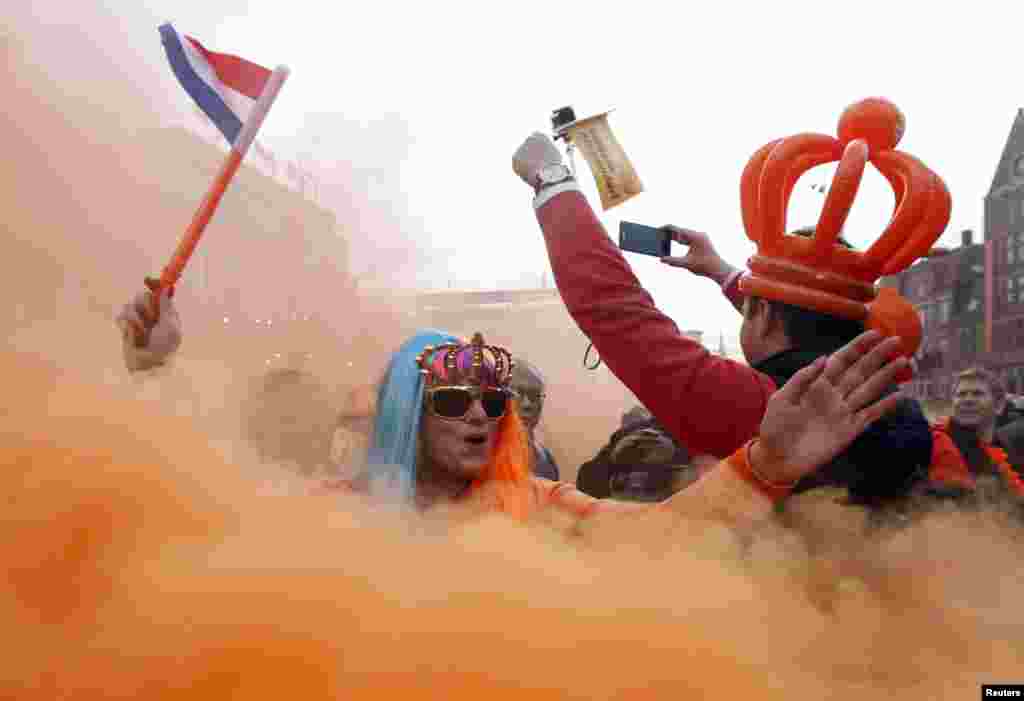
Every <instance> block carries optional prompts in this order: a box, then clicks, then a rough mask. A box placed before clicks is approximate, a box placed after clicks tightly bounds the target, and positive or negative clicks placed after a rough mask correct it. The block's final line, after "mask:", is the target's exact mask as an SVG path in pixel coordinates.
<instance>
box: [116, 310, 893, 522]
mask: <svg viewBox="0 0 1024 701" xmlns="http://www.w3.org/2000/svg"><path fill="white" fill-rule="evenodd" d="M149 294H150V293H149V292H148V291H147V292H144V293H142V294H141V295H139V296H138V297H137V298H136V299H135V300H134V301H133V302H132V303H131V304H129V305H126V306H125V308H124V309H123V310H122V313H121V315H120V316H119V317H118V322H119V323H120V325H121V331H122V340H123V344H122V346H123V351H124V356H125V364H126V365H127V367H128V369H129V370H134V371H140V370H146V369H148V368H152V367H157V366H159V365H162V364H164V363H165V362H166V361H167V360H168V358H169V357H170V356H171V355H172V354H173V353H174V351H175V350H176V349H177V348H178V346H179V345H180V343H181V328H180V321H179V318H178V315H177V313H176V312H175V311H174V308H173V303H172V301H171V300H170V299H169V298H167V299H162V300H161V305H162V306H161V309H162V310H164V311H163V313H161V314H160V315H159V316H158V317H155V318H154V317H153V316H152V315H151V314H149V313H148V311H147V310H149V309H151V308H152V304H151V299H150V298H149V297H147V295H149ZM165 302H166V304H165ZM899 343H900V339H899V338H887V339H883V337H882V336H881V335H880V334H879V333H877V332H874V331H868V332H867V333H864V334H862V335H861V336H858V337H857V338H856V339H854V340H853V341H851V342H850V343H848V344H847V345H846V346H844V347H843V348H841V349H839V350H838V351H836V352H835V353H833V354H831V355H829V356H823V357H821V358H819V359H818V360H817V361H815V362H814V363H813V364H811V365H809V366H807V367H805V368H804V369H802V370H800V371H799V372H798V373H796V374H795V375H794V376H793V377H792V378H791V379H790V380H789V382H787V383H786V384H785V385H784V386H783V387H782V389H780V390H779V391H777V392H775V393H774V394H773V395H772V396H771V397H770V398H769V399H768V400H767V410H766V412H765V415H764V419H763V420H762V422H761V426H760V431H759V434H758V436H757V437H755V438H753V439H751V440H750V441H749V442H748V443H747V444H746V445H744V446H743V447H741V448H740V449H739V450H737V451H736V452H735V453H733V454H732V455H730V456H728V457H726V458H725V459H724V460H722V461H721V462H720V463H719V464H718V465H717V466H715V467H714V468H712V469H710V470H708V471H706V472H705V473H704V474H703V475H702V476H701V477H700V479H698V480H697V482H695V483H694V484H692V485H691V486H689V487H688V488H687V489H686V490H684V491H682V492H679V493H677V494H674V495H673V496H672V497H670V498H669V499H667V500H666V501H664V502H662V503H661V504H658V505H656V508H658V507H661V508H664V507H669V508H673V509H679V510H684V511H687V512H692V511H694V510H700V511H708V510H710V511H712V512H717V513H718V514H720V515H722V516H725V517H726V518H730V519H733V520H742V519H746V518H756V517H758V516H761V515H765V514H767V513H770V512H771V511H772V509H773V506H774V504H775V503H776V502H777V501H779V500H781V499H784V498H785V497H786V496H787V495H788V494H789V492H790V491H791V489H792V488H793V486H794V485H795V484H796V482H797V481H798V480H799V479H800V478H802V477H804V476H805V475H807V474H809V473H811V472H813V471H814V470H815V469H816V468H818V467H819V466H821V465H823V464H825V463H827V462H828V461H830V460H831V459H832V458H834V457H835V456H836V455H838V454H839V453H840V452H841V451H842V450H844V449H845V448H846V447H847V446H848V445H849V444H850V443H851V442H852V441H853V440H854V439H855V438H856V437H857V436H858V435H860V434H861V433H862V432H863V431H864V430H865V429H866V428H867V427H868V426H869V425H870V424H871V423H872V422H874V421H875V420H877V419H878V418H880V417H881V416H882V415H884V414H885V413H886V412H887V411H889V410H890V409H892V408H893V407H894V406H895V405H896V404H897V403H898V402H899V401H900V399H902V395H901V394H900V393H899V392H895V393H893V394H889V395H888V396H886V397H884V398H883V399H881V400H879V397H881V396H882V395H883V394H884V393H885V391H886V390H887V389H888V387H889V386H890V385H891V384H892V382H893V381H894V379H895V377H896V376H897V374H898V373H900V372H901V371H902V370H904V369H905V368H906V367H907V361H906V359H905V358H903V357H901V356H900V355H898V352H897V351H898V349H899ZM512 368H513V361H512V356H511V354H510V353H509V352H508V351H507V350H505V349H504V348H501V347H499V346H492V345H488V344H486V343H485V342H484V339H483V337H482V336H481V335H480V334H476V335H475V336H474V337H473V339H472V340H470V341H467V340H465V339H459V338H457V337H455V336H452V335H450V334H445V333H441V332H439V331H422V332H420V333H417V334H416V335H414V336H413V337H412V338H410V339H408V340H407V341H406V342H405V343H403V344H402V346H401V347H400V348H399V349H398V350H397V351H396V352H395V353H394V355H392V357H391V361H390V363H389V364H388V368H387V372H386V373H385V375H384V379H383V381H382V382H381V384H380V386H379V388H378V392H377V415H376V419H375V421H374V427H373V438H372V441H371V446H370V449H369V451H368V456H367V464H368V471H369V477H370V481H371V483H372V482H374V481H378V480H380V479H386V480H388V481H392V482H394V483H396V484H397V485H398V487H399V489H400V493H401V495H402V496H403V498H404V499H405V500H407V501H408V502H409V503H411V504H414V505H415V506H416V507H418V508H420V509H426V508H429V507H431V506H433V505H434V504H437V503H439V502H449V501H454V502H461V503H469V504H476V505H479V506H480V507H481V509H482V510H484V511H499V512H504V513H506V514H509V515H511V516H513V517H515V518H520V519H525V518H527V517H529V516H530V515H531V514H532V513H534V512H535V511H537V510H539V509H542V508H545V507H555V508H561V509H565V510H567V511H569V512H570V513H572V514H574V515H576V516H578V517H581V518H582V517H586V516H588V515H590V514H592V513H595V512H599V511H612V510H615V511H622V510H636V509H646V508H651V507H650V506H649V505H645V504H636V503H627V502H615V501H610V500H605V499H600V500H599V499H594V498H592V497H590V496H587V495H585V494H583V493H582V492H579V491H577V490H576V488H575V486H573V485H571V484H566V483H563V482H552V481H550V480H545V479H541V478H538V477H533V476H531V474H530V447H529V439H528V434H527V432H526V430H525V428H524V427H523V424H522V422H521V420H520V418H519V412H518V411H517V407H516V406H515V400H514V397H513V394H512V393H511V392H510V390H509V382H510V380H511V376H512ZM680 401H685V397H681V398H680ZM708 430H713V427H710V428H709V429H708ZM338 487H345V488H348V489H351V487H352V483H351V482H341V481H337V482H334V483H325V484H324V488H325V489H322V490H321V491H325V490H326V491H334V489H336V488H338Z"/></svg>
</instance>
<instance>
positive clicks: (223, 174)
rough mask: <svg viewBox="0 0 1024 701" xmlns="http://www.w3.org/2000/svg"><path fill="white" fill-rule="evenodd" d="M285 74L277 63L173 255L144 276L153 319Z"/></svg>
mask: <svg viewBox="0 0 1024 701" xmlns="http://www.w3.org/2000/svg"><path fill="white" fill-rule="evenodd" d="M288 74H289V70H288V68H287V67H286V66H278V67H277V68H275V69H274V71H273V73H271V74H270V78H269V79H268V80H267V84H266V86H264V88H263V92H262V93H261V94H260V96H259V99H257V100H256V104H255V105H254V106H253V109H252V113H251V114H250V115H249V119H248V120H247V121H246V123H245V125H244V126H243V127H242V130H241V131H240V132H238V136H237V137H236V138H235V143H233V144H232V145H231V150H230V151H228V155H227V156H226V157H225V159H224V162H223V163H222V164H221V167H220V170H219V171H218V172H217V176H216V177H215V178H214V180H213V183H212V184H211V185H210V188H209V190H207V191H206V195H205V196H204V197H203V201H202V202H201V203H200V205H199V208H198V209H197V210H196V213H195V214H194V215H193V216H192V222H191V223H190V224H189V226H188V229H186V230H185V235H184V236H183V237H182V239H181V242H180V243H179V244H178V248H177V249H176V250H175V251H174V255H173V256H171V260H170V262H169V263H168V264H167V265H166V266H164V269H163V272H162V273H161V274H160V277H159V278H146V286H147V287H148V288H149V289H150V291H151V292H152V294H151V295H150V300H151V308H150V311H151V312H152V314H153V319H158V318H159V316H160V295H161V294H162V293H163V292H164V291H165V290H170V289H172V288H173V287H174V285H175V284H176V283H177V282H178V280H179V279H180V278H181V274H182V273H183V272H184V270H185V266H186V265H187V264H188V261H189V259H190V258H191V257H192V254H193V253H194V252H195V250H196V247H197V246H198V245H199V241H200V239H202V237H203V232H204V231H205V230H206V225H207V224H209V223H210V219H212V218H213V213H214V212H216V211H217V206H218V205H219V204H220V200H221V198H222V197H223V196H224V192H225V191H226V190H227V188H228V185H230V184H231V180H232V178H234V177H235V173H237V172H238V168H239V166H240V165H241V164H242V159H244V158H245V154H246V153H247V152H248V151H249V147H250V146H251V145H252V142H253V140H254V139H255V138H256V132H258V131H259V129H260V127H261V126H262V125H263V121H264V120H265V119H266V117H267V113H268V112H269V111H270V108H271V106H272V105H273V104H274V100H276V99H277V94H278V93H279V92H280V91H281V86H283V85H284V81H285V80H287V78H288ZM139 340H141V339H139Z"/></svg>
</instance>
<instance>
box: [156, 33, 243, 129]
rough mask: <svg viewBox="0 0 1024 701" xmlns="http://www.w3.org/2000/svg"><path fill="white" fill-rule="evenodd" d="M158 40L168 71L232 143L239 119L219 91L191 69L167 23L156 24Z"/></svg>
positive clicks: (177, 39)
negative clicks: (165, 54)
mask: <svg viewBox="0 0 1024 701" xmlns="http://www.w3.org/2000/svg"><path fill="white" fill-rule="evenodd" d="M160 39H161V40H162V42H163V45H164V51H165V52H166V53H167V60H168V61H170V63H171V70H172V71H174V75H175V77H177V79H178V82H179V83H181V87H183V88H185V92H187V93H188V94H189V95H190V96H191V97H192V99H193V100H195V101H196V104H197V105H199V108H200V109H201V110H202V111H203V112H204V113H205V114H206V116H207V117H209V118H210V121H212V122H213V123H214V124H216V125H217V128H218V129H220V132H221V133H222V134H223V135H224V138H225V139H227V140H228V143H229V144H232V145H234V143H235V138H236V137H237V136H238V132H240V131H241V130H242V120H240V119H239V118H238V115H236V114H235V113H234V111H233V110H232V109H231V108H230V107H228V104H227V103H226V102H224V98H222V97H221V95H220V93H218V92H217V90H216V89H214V87H212V86H211V85H210V84H209V83H207V82H206V81H205V80H203V79H202V77H200V76H199V74H198V73H196V72H195V70H193V68H192V64H190V63H189V61H188V58H186V57H185V49H184V48H183V47H182V45H181V39H180V38H179V36H178V33H177V32H176V31H175V30H174V27H172V26H171V25H170V24H162V25H160ZM211 70H212V69H211Z"/></svg>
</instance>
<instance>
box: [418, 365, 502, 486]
mask: <svg viewBox="0 0 1024 701" xmlns="http://www.w3.org/2000/svg"><path fill="white" fill-rule="evenodd" d="M472 362H473V353H472V350H470V349H468V348H465V349H463V350H462V351H461V352H460V353H458V355H457V356H456V363H455V365H456V366H455V367H454V368H450V367H446V364H445V354H444V353H441V352H439V353H436V354H435V357H434V358H433V359H432V362H431V369H432V371H433V373H434V374H433V375H432V376H431V377H432V378H434V379H433V381H432V382H431V383H430V384H429V385H428V386H427V388H426V389H425V390H424V397H423V419H422V423H421V426H420V429H421V431H420V436H421V440H422V444H421V446H422V456H423V460H422V462H421V466H420V478H421V480H424V479H427V480H429V479H436V480H445V479H451V478H454V479H456V480H464V481H472V480H476V479H480V478H482V477H484V476H485V473H486V471H487V468H488V466H489V464H490V462H491V456H492V454H493V452H494V447H495V443H496V441H497V434H498V419H500V416H493V415H492V416H488V412H487V410H486V409H485V406H484V404H485V402H488V401H489V400H488V399H487V397H490V401H493V399H494V398H495V397H496V396H498V395H496V394H494V393H495V392H496V391H500V390H499V388H498V387H497V386H496V385H497V382H496V380H497V378H496V377H495V376H494V368H493V366H491V365H490V363H488V362H485V363H484V365H483V367H482V368H481V374H480V377H474V374H473V372H472V371H471V366H472ZM504 409H511V403H510V402H508V401H507V397H506V402H505V405H504ZM491 413H492V414H494V413H497V412H496V410H495V408H494V407H492V408H491Z"/></svg>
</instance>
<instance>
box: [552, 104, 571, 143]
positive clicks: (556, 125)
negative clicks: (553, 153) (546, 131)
mask: <svg viewBox="0 0 1024 701" xmlns="http://www.w3.org/2000/svg"><path fill="white" fill-rule="evenodd" d="M575 121H576V113H575V112H574V111H573V109H572V107H561V108H559V109H557V110H553V111H552V112H551V131H552V132H554V134H555V138H556V139H557V138H559V137H560V136H562V132H563V131H564V127H565V126H566V125H567V124H572V123H573V122H575Z"/></svg>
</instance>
